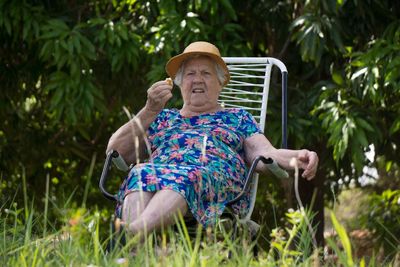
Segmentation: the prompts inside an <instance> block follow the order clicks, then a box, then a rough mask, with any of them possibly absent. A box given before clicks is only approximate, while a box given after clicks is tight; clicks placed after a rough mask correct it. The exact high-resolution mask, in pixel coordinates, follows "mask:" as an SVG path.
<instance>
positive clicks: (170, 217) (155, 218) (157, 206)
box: [124, 189, 188, 234]
mask: <svg viewBox="0 0 400 267" xmlns="http://www.w3.org/2000/svg"><path fill="white" fill-rule="evenodd" d="M128 196H129V195H128ZM124 205H125V204H124ZM187 210H188V206H187V203H186V200H185V198H184V197H183V196H181V195H180V194H179V193H177V192H175V191H172V190H168V189H166V190H160V191H157V192H156V193H155V194H154V195H153V196H152V197H151V199H150V201H148V202H147V205H145V208H144V210H142V212H141V213H140V215H139V217H135V218H137V219H134V220H133V221H132V222H130V223H129V225H128V227H127V230H128V231H129V232H131V233H132V234H141V233H148V232H150V231H152V230H155V229H158V228H160V227H161V226H167V225H170V224H172V223H174V220H175V216H176V215H178V214H179V213H180V214H181V215H182V216H183V215H185V214H186V212H187Z"/></svg>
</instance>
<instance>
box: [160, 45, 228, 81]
mask: <svg viewBox="0 0 400 267" xmlns="http://www.w3.org/2000/svg"><path fill="white" fill-rule="evenodd" d="M194 55H204V56H208V57H210V58H211V59H212V60H214V61H215V62H216V63H217V64H218V65H219V66H221V67H222V69H223V70H224V72H225V81H224V84H223V86H225V85H227V84H228V82H229V79H230V75H229V69H228V66H227V65H226V63H225V61H224V60H223V59H222V58H221V57H219V56H217V55H215V54H212V53H207V52H200V51H193V52H185V53H182V54H179V55H177V56H174V57H172V58H171V59H170V60H168V62H167V64H166V65H165V70H166V71H167V73H168V75H169V77H171V78H172V79H175V76H176V73H177V72H178V70H179V68H180V66H181V65H182V63H183V62H184V61H185V60H186V59H188V58H189V57H191V56H194Z"/></svg>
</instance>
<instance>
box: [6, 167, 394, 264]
mask: <svg viewBox="0 0 400 267" xmlns="http://www.w3.org/2000/svg"><path fill="white" fill-rule="evenodd" d="M22 178H23V185H22V191H23V198H24V200H23V207H19V206H18V205H17V203H16V202H15V201H14V200H13V199H12V200H10V201H9V202H6V203H2V204H1V206H0V266H206V267H210V266H235V267H237V266H337V265H340V266H383V265H385V266H398V265H396V264H398V261H399V259H398V258H399V257H400V252H399V253H397V254H398V255H397V259H393V260H391V261H388V262H378V260H377V258H375V257H374V256H372V257H370V258H360V259H359V258H356V257H355V256H354V253H353V246H352V244H351V239H350V238H349V236H348V234H347V233H346V231H345V229H344V227H343V225H342V224H341V223H340V222H339V221H338V220H337V219H336V216H335V214H334V213H333V212H332V213H331V216H330V217H331V221H332V225H333V227H334V229H335V231H336V233H337V235H336V237H334V238H331V239H328V240H327V247H328V249H329V250H330V251H331V252H332V253H331V254H332V256H331V257H329V258H325V259H324V257H323V251H322V250H321V249H319V250H318V249H315V248H314V247H313V242H312V236H311V235H310V226H309V225H308V222H309V221H310V218H312V215H311V214H308V212H307V211H304V210H298V211H291V212H288V213H287V214H286V224H285V227H284V228H276V229H273V231H272V232H271V234H270V235H269V236H261V237H258V239H262V240H265V239H266V240H268V242H269V245H268V246H265V245H264V247H260V246H259V245H258V243H257V240H256V241H250V239H249V237H248V235H247V234H246V233H247V231H246V230H245V229H241V231H240V232H241V234H240V235H238V238H237V239H236V240H234V241H232V240H231V235H232V232H231V231H230V230H229V229H227V230H221V229H219V228H215V229H207V230H206V231H204V230H202V229H197V231H195V232H194V235H193V236H189V232H188V229H187V228H186V226H185V224H184V222H183V221H182V220H180V221H179V222H177V227H175V228H174V229H171V228H168V229H165V230H162V231H158V232H157V233H151V234H150V235H149V236H148V238H147V239H146V241H145V242H144V243H138V242H137V240H136V239H135V238H130V239H128V243H127V244H126V245H125V246H121V247H119V248H117V249H114V250H113V251H111V252H107V251H106V246H107V244H108V242H109V240H110V238H111V237H112V234H111V231H110V221H111V220H112V216H110V211H105V210H98V209H97V208H96V207H93V208H87V205H86V201H84V202H83V203H82V204H81V205H80V206H77V204H76V203H75V202H73V201H72V200H73V194H72V195H71V196H69V197H68V198H67V199H66V200H61V199H60V200H58V203H62V204H61V205H58V204H57V202H56V201H54V200H51V198H49V197H48V196H49V186H48V184H49V179H48V177H47V179H46V181H47V182H46V192H45V198H44V209H43V210H40V211H38V210H35V209H34V206H35V205H34V201H35V200H34V199H32V200H30V199H29V198H28V194H27V190H26V186H25V182H24V175H22ZM85 188H88V186H86V187H85ZM85 199H86V195H85ZM254 247H257V248H258V250H259V253H258V255H254V253H253V251H254V250H253V249H254ZM396 261H397V263H396Z"/></svg>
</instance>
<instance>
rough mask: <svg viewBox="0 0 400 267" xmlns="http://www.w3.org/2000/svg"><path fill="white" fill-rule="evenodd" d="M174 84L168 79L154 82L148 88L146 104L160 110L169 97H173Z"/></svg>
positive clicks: (154, 109) (152, 108) (150, 107)
mask: <svg viewBox="0 0 400 267" xmlns="http://www.w3.org/2000/svg"><path fill="white" fill-rule="evenodd" d="M171 90H172V85H170V84H169V82H168V81H159V82H156V83H154V84H153V85H152V86H151V87H150V88H149V89H148V90H147V103H146V105H147V106H148V108H149V109H150V110H153V111H157V112H160V111H161V110H162V109H163V108H164V106H165V104H166V103H167V102H168V100H169V99H171V97H172V93H171Z"/></svg>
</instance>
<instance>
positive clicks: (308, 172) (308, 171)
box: [298, 150, 318, 180]
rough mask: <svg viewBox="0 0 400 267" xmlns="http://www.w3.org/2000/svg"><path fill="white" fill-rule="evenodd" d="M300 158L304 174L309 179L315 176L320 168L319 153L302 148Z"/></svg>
mask: <svg viewBox="0 0 400 267" xmlns="http://www.w3.org/2000/svg"><path fill="white" fill-rule="evenodd" d="M298 160H299V162H300V168H302V169H303V170H304V172H303V174H302V176H303V177H304V178H306V179H307V180H311V179H312V178H314V177H315V175H316V173H317V168H318V155H317V153H315V152H314V151H308V150H302V151H301V152H300V153H299V156H298Z"/></svg>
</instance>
